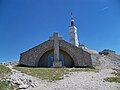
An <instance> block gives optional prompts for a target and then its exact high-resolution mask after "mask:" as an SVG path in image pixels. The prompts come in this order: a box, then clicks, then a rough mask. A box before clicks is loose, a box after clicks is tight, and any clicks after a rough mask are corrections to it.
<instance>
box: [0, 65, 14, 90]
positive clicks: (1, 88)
mask: <svg viewBox="0 0 120 90" xmlns="http://www.w3.org/2000/svg"><path fill="white" fill-rule="evenodd" d="M10 72H11V70H10V69H9V68H8V67H5V66H4V65H0V90H13V87H12V86H10V85H9V82H7V81H5V80H4V78H5V77H6V76H7V75H8V74H9V73H10Z"/></svg>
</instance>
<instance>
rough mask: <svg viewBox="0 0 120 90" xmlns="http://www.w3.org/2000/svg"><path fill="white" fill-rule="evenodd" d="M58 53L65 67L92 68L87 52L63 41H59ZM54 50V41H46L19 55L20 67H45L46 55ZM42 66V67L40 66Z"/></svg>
mask: <svg viewBox="0 0 120 90" xmlns="http://www.w3.org/2000/svg"><path fill="white" fill-rule="evenodd" d="M58 43H59V53H61V54H62V55H63V56H64V62H65V63H64V65H65V66H66V67H74V66H75V67H80V66H92V60H91V56H90V54H89V53H88V52H86V51H83V50H82V49H81V48H79V47H76V46H74V45H72V44H70V43H68V42H66V41H64V40H59V42H58ZM53 50H54V40H48V41H46V42H44V43H42V44H40V45H38V46H36V47H34V48H32V49H30V50H28V51H26V52H24V53H22V54H21V55H20V61H19V64H20V65H26V66H35V67H47V64H48V62H47V60H48V59H47V58H48V55H49V54H50V53H51V52H53ZM42 64H43V66H42Z"/></svg>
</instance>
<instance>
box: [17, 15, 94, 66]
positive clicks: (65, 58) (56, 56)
mask: <svg viewBox="0 0 120 90" xmlns="http://www.w3.org/2000/svg"><path fill="white" fill-rule="evenodd" d="M69 34H70V37H69V42H67V41H65V40H63V38H62V37H60V36H59V35H58V33H57V32H54V34H53V36H50V37H49V40H47V41H45V42H43V43H41V44H39V45H38V46H35V47H33V48H31V49H29V50H27V51H25V52H23V53H21V54H20V60H19V64H20V65H24V66H32V67H53V68H58V67H59V68H60V67H86V66H87V67H89V66H92V59H91V54H90V53H88V52H86V51H84V50H83V49H82V48H80V47H79V42H78V36H77V28H76V26H75V25H74V19H73V16H72V14H71V25H70V26H69Z"/></svg>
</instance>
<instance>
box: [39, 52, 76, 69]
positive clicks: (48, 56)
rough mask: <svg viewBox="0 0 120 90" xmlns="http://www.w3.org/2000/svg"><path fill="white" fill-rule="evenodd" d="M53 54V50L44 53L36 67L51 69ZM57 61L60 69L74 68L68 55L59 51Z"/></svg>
mask: <svg viewBox="0 0 120 90" xmlns="http://www.w3.org/2000/svg"><path fill="white" fill-rule="evenodd" d="M53 61H54V52H53V50H50V51H47V52H46V53H44V54H43V55H42V56H41V58H40V59H39V62H38V67H53ZM59 61H61V62H62V67H75V64H74V61H73V59H72V58H71V56H70V55H69V54H67V53H66V52H65V51H62V50H60V52H59Z"/></svg>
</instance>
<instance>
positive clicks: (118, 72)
mask: <svg viewBox="0 0 120 90" xmlns="http://www.w3.org/2000/svg"><path fill="white" fill-rule="evenodd" d="M113 70H115V71H114V72H112V73H111V74H114V75H115V76H116V77H107V78H105V79H104V80H105V81H108V82H116V83H120V70H119V69H113Z"/></svg>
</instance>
